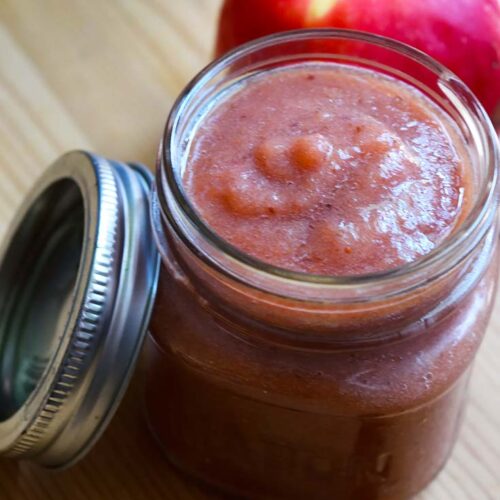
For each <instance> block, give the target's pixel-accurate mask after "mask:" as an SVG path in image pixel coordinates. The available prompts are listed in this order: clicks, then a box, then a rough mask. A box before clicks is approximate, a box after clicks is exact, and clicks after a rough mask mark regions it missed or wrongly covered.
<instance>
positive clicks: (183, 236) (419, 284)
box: [146, 30, 498, 500]
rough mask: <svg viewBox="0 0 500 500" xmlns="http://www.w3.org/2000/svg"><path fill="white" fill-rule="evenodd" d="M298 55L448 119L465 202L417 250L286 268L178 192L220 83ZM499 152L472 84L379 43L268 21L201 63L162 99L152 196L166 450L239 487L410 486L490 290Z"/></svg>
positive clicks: (205, 476) (448, 403)
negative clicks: (397, 84) (333, 266)
mask: <svg viewBox="0 0 500 500" xmlns="http://www.w3.org/2000/svg"><path fill="white" fill-rule="evenodd" d="M346 53H351V54H352V53H356V54H358V55H359V56H358V57H353V56H348V55H345V54H346ZM308 61H314V62H325V63H331V64H336V63H341V64H344V65H353V66H356V67H363V68H365V69H370V70H372V71H375V72H381V73H384V74H386V75H391V76H392V77H394V78H396V79H398V80H400V81H402V82H405V83H406V84H407V85H410V86H414V87H417V88H418V89H419V90H420V91H421V92H423V93H424V94H426V95H427V97H429V98H430V99H431V100H432V101H434V103H435V104H436V105H437V106H438V107H439V108H441V109H442V110H443V112H445V113H447V114H448V115H449V116H450V117H451V119H452V121H453V122H454V123H455V125H456V128H457V131H459V134H460V135H461V136H462V138H463V141H464V143H465V144H466V147H467V149H468V153H469V155H470V159H471V165H472V168H471V170H472V172H471V176H472V180H471V182H470V186H471V188H470V190H471V191H473V192H470V193H468V195H469V196H470V208H469V209H468V213H466V214H465V215H464V217H463V219H462V220H461V222H460V224H459V226H458V227H456V228H455V229H454V231H453V233H452V234H451V236H449V237H448V238H447V239H446V240H445V241H444V242H443V243H441V244H439V245H438V246H437V247H436V248H435V249H434V250H433V251H431V252H430V253H429V254H428V255H426V256H425V257H422V258H420V259H418V260H416V261H414V262H411V263H408V264H405V265H403V266H401V267H398V268H395V269H392V270H389V271H384V272H379V273H374V274H370V275H358V276H348V277H333V276H318V275H312V274H306V273H301V272H293V271H289V270H284V269H281V268H277V267H273V266H272V265H269V264H266V263H264V262H261V261H259V260H257V259H255V258H253V257H251V256H249V255H247V254H244V253H243V252H241V251H239V250H238V249H236V248H235V247H233V246H232V245H231V244H229V243H228V242H227V241H224V240H223V239H222V238H221V237H220V236H218V235H217V234H215V233H214V232H213V231H212V230H211V229H210V228H209V227H208V225H207V223H206V221H204V220H203V219H202V218H201V217H200V216H199V214H198V213H197V211H196V209H195V208H194V205H193V203H192V200H189V198H188V196H187V195H186V191H185V189H184V187H183V174H184V172H185V168H186V161H187V156H188V154H189V150H190V145H191V142H192V138H193V131H194V130H195V129H196V127H197V126H198V125H199V122H200V121H203V119H204V118H203V117H204V115H205V113H206V112H207V110H208V109H210V108H211V107H213V105H214V103H216V101H217V99H218V97H219V96H220V95H221V93H223V92H224V91H225V90H226V89H228V88H229V87H230V86H231V85H235V84H236V83H237V82H240V81H243V80H244V79H245V78H247V77H248V76H249V75H255V74H258V73H262V74H265V72H267V71H271V70H273V69H276V68H277V67H280V68H281V67H284V66H286V65H290V64H297V63H304V62H308ZM401 67H404V68H405V72H404V73H403V72H401V71H398V70H397V69H396V68H401ZM496 148H497V146H496V138H495V136H494V132H493V129H492V126H491V124H490V123H489V121H488V119H487V117H486V115H485V114H484V112H483V110H482V109H481V107H480V106H479V105H478V103H477V101H476V100H475V98H474V97H473V96H472V95H471V93H470V92H469V91H468V89H466V88H465V87H464V85H463V84H462V83H461V82H460V81H459V80H457V79H456V77H455V76H454V75H452V74H451V73H449V72H448V71H446V70H445V69H444V68H442V67H441V66H439V65H438V64H437V63H436V62H434V61H432V60H430V59H429V58H428V57H426V56H425V55H423V54H421V53H420V52H417V51H414V50H412V49H410V48H409V47H406V46H403V45H401V44H398V43H396V42H394V41H389V40H387V39H382V38H379V37H375V36H371V35H367V34H362V33H356V32H347V31H335V30H328V31H323V30H313V31H303V32H296V33H288V34H281V35H277V36H273V37H269V38H266V39H262V40H260V41H257V42H254V43H251V44H248V45H246V46H243V47H242V48H240V49H237V50H236V51H233V52H231V53H230V54H229V55H227V56H225V57H224V58H222V59H220V60H218V61H216V62H215V63H213V64H212V65H210V66H209V67H208V68H207V69H205V70H204V71H203V72H202V73H201V74H200V75H199V76H198V77H197V78H196V79H195V80H194V81H193V82H192V83H191V84H190V85H189V86H188V87H187V88H186V90H185V91H184V92H183V94H182V95H181V96H180V98H179V100H178V101H177V103H176V105H175V106H174V108H173V110H172V112H171V115H170V118H169V121H168V124H167V128H166V133H165V136H164V141H163V144H162V147H161V149H160V156H159V164H158V177H157V186H156V190H155V192H154V193H153V203H152V220H153V226H154V231H155V235H156V239H157V242H158V245H159V248H160V252H161V255H162V259H163V268H162V271H161V277H160V283H159V289H158V297H157V300H156V306H155V310H154V313H153V318H152V322H151V325H150V335H149V339H148V345H147V351H148V356H149V365H148V366H149V379H148V383H147V388H146V391H147V411H148V418H149V424H150V426H151V428H152V430H153V432H154V434H155V435H156V437H157V439H158V440H159V442H160V443H161V444H162V445H163V447H164V450H165V452H166V454H167V456H168V457H169V459H170V460H171V461H172V462H173V463H174V464H176V465H178V466H179V467H181V468H182V469H184V470H186V471H187V472H188V473H190V474H192V475H194V476H197V477H198V478H200V479H202V480H204V481H207V482H209V483H211V484H213V485H216V486H218V487H220V488H222V489H224V490H225V491H228V492H231V493H235V494H238V495H243V496H246V497H249V498H287V499H288V498H314V499H331V498H335V499H337V500H342V499H356V500H363V499H375V498H377V499H405V498H409V497H410V496H411V495H412V494H415V493H417V492H418V491H419V490H421V489H422V488H423V487H424V486H425V485H426V484H427V483H428V482H429V481H430V480H431V479H432V478H433V477H434V476H435V475H436V474H437V472H438V471H439V470H440V469H441V467H442V466H443V464H444V463H445V461H446V459H447V457H448V455H449V454H450V451H451V449H452V446H453V443H454V441H455V439H456V436H457V431H458V429H459V425H460V420H461V415H462V410H463V407H464V398H465V393H466V389H467V383H468V379H469V375H470V367H471V363H472V361H473V358H474V356H475V353H476V351H477V349H478V347H479V344H480V342H481V339H482V337H483V334H484V332H485V329H486V326H487V322H488V319H489V316H490V312H491V307H492V303H493V298H494V293H495V286H496V280H497V240H498V236H497V222H496V217H495V212H496V207H497V196H496V183H497V165H496V161H497V159H496V158H497V149H496ZM270 244H271V245H272V244H273V242H270Z"/></svg>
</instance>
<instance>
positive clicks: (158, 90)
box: [0, 0, 500, 500]
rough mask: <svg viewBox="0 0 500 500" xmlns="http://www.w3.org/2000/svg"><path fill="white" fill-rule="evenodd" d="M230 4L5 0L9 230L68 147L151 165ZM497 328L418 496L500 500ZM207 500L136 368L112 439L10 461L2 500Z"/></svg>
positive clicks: (0, 183)
mask: <svg viewBox="0 0 500 500" xmlns="http://www.w3.org/2000/svg"><path fill="white" fill-rule="evenodd" d="M242 1H243V0H242ZM218 4H219V1H218V0H148V1H145V0H124V1H118V0H71V1H70V0H43V1H41V0H31V1H30V0H1V1H0V172H1V180H0V233H3V231H4V229H5V225H6V224H7V223H8V221H9V219H10V217H11V216H12V214H13V212H14V210H15V208H16V206H17V205H18V204H19V202H20V200H21V198H22V196H23V194H24V193H25V192H26V191H27V190H28V189H29V187H30V186H31V185H32V184H33V183H34V182H35V179H36V177H37V175H38V174H40V173H41V172H42V171H43V169H44V168H45V167H46V166H47V165H48V164H49V163H50V162H51V161H53V160H54V159H55V158H56V157H58V156H59V155H60V154H61V153H62V152H64V151H67V150H70V149H75V148H84V149H90V150H93V151H96V152H99V153H101V154H103V155H106V156H108V157H112V158H116V159H121V160H135V161H141V162H143V163H146V164H147V165H150V166H153V164H154V159H155V153H156V148H157V144H158V142H159V137H160V134H161V132H162V129H163V125H164V122H165V118H166V115H167V112H168V110H169V107H170V105H171V104H172V101H173V99H174V98H175V96H176V95H177V94H178V92H179V91H180V90H181V89H182V87H183V86H184V85H185V83H186V82H187V81H188V79H189V78H191V77H192V76H193V75H194V74H195V73H196V72H197V70H199V69H200V68H201V67H202V66H203V65H204V64H205V63H206V62H207V61H208V60H209V58H210V53H211V49H212V42H213V39H214V30H215V21H216V15H217V9H218ZM489 330H490V331H489V332H488V333H489V334H488V336H487V338H486V340H485V342H484V344H483V346H482V348H481V352H480V354H479V357H478V360H477V363H476V367H475V372H474V377H473V380H472V386H471V393H470V404H469V407H468V412H467V415H466V421H465V426H464V428H463V430H462V432H461V434H460V439H459V442H458V444H457V446H456V448H455V451H454V453H453V456H452V458H451V460H450V461H449V463H448V465H447V466H446V468H445V470H444V471H443V472H442V473H441V474H440V476H439V478H438V479H437V480H436V481H434V483H433V484H432V485H431V486H430V487H429V488H428V489H427V490H426V491H425V492H424V493H423V494H422V495H421V496H420V497H419V500H461V499H464V500H465V499H466V500H486V499H495V500H498V499H500V373H499V370H498V366H499V364H500V334H499V331H500V312H498V311H496V313H495V315H494V317H493V321H492V322H491V326H490V329H489ZM208 498H220V497H218V496H217V495H216V494H214V493H210V492H207V491H205V490H202V489H201V488H199V487H197V486H195V485H194V484H193V483H192V482H190V481H189V479H187V478H184V477H182V476H181V475H179V473H177V472H176V471H174V470H173V469H172V468H171V467H170V466H169V465H168V463H167V462H166V461H165V460H164V459H163V458H162V455H161V453H160V452H159V451H158V449H157V448H156V446H155V445H154V443H153V442H152V440H151V438H150V436H149V434H148V432H147V431H146V429H145V425H144V423H143V420H142V416H141V398H140V381H139V380H138V378H137V377H136V379H135V380H134V382H133V384H132V387H131V389H130V390H129V392H128V395H127V397H126V399H125V401H124V404H123V405H122V407H121V409H120V411H119V412H118V415H117V417H116V418H115V419H114V421H113V422H112V424H111V426H110V428H109V430H108V431H107V432H106V434H105V436H104V437H103V439H102V440H101V441H100V442H99V443H98V445H97V446H96V447H95V449H94V450H93V451H92V452H91V453H90V454H89V455H88V457H87V458H86V459H84V460H83V461H82V462H81V463H80V464H79V465H77V466H76V467H74V468H73V469H71V470H68V471H66V472H57V473H56V472H48V471H45V470H41V469H39V468H37V467H36V466H33V465H30V464H27V463H22V464H18V463H15V462H8V461H1V460H0V500H65V499H68V500H69V499H71V500H114V499H117V500H129V499H130V500H138V499H148V500H156V499H158V500H159V499H162V500H166V499H208ZM332 500H334V499H332Z"/></svg>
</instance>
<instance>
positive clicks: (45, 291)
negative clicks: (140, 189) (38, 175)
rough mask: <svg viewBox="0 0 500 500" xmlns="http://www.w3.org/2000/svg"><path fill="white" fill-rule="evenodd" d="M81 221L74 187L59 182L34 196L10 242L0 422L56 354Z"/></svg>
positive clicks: (2, 294)
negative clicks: (33, 200)
mask: <svg viewBox="0 0 500 500" xmlns="http://www.w3.org/2000/svg"><path fill="white" fill-rule="evenodd" d="M84 223H85V219H84V200H83V197H82V194H81V191H80V188H79V186H78V185H77V183H76V182H75V181H73V180H71V179H62V180H59V181H58V182H56V183H55V184H53V185H51V186H49V187H48V188H47V189H46V190H45V191H43V192H42V193H41V194H40V196H39V197H38V198H37V200H36V201H35V202H34V203H33V205H32V206H31V207H30V209H29V210H28V212H27V213H26V214H25V216H24V219H23V223H22V224H21V225H20V226H19V228H18V230H17V232H16V233H15V234H14V236H13V238H12V242H11V245H10V247H9V250H8V252H7V254H6V255H5V257H4V261H3V265H2V266H1V268H0V304H1V305H2V307H1V309H0V422H2V421H5V420H7V419H9V418H10V417H12V416H13V415H14V414H15V413H16V412H17V411H18V410H19V409H20V408H21V407H22V406H23V405H24V403H26V401H27V400H28V399H29V397H30V395H32V393H33V392H34V390H35V388H36V387H37V386H38V384H39V382H40V381H41V380H42V378H43V375H44V374H45V372H46V371H47V369H48V368H49V367H50V364H51V360H52V358H53V356H54V353H56V352H57V346H58V345H59V343H60V338H61V336H62V335H63V332H64V328H65V322H66V321H67V318H68V309H69V307H70V305H71V302H72V299H73V296H74V289H75V284H76V281H77V277H78V272H79V266H80V259H81V253H82V242H83V238H84ZM34 332H36V334H35V335H34V334H33V333H34Z"/></svg>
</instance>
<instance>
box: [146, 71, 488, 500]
mask: <svg viewBox="0 0 500 500" xmlns="http://www.w3.org/2000/svg"><path fill="white" fill-rule="evenodd" d="M163 168H165V167H163ZM470 169H471V164H470V159H469V157H468V154H467V152H466V147H465V143H464V142H463V141H462V139H461V136H460V134H459V133H458V131H457V130H456V129H455V127H454V125H453V123H452V122H451V119H450V118H449V117H448V116H447V115H445V114H444V113H443V112H442V111H440V110H439V109H438V108H437V107H436V106H435V105H434V104H433V103H432V102H431V101H430V100H428V99H427V98H426V97H425V96H424V95H423V94H420V93H419V92H418V91H416V90H414V89H412V88H410V87H408V86H406V85H405V84H403V83H402V82H399V81H397V80H394V79H392V78H389V77H387V76H384V75H381V74H378V73H375V72H372V71H368V70H362V69H358V68H356V69H355V68H350V67H346V66H343V65H337V64H324V65H313V64H300V65H297V66H292V67H289V68H286V69H279V70H271V71H267V72H264V73H261V74H258V75H256V76H253V77H250V78H248V79H247V80H245V81H244V82H243V83H239V84H238V85H235V86H234V87H232V88H231V89H229V91H226V92H225V94H224V95H223V96H221V97H220V98H219V100H218V102H216V103H215V105H214V106H212V107H211V111H210V112H209V113H208V114H207V115H206V116H204V117H203V119H202V120H201V121H200V123H199V125H198V126H197V127H196V128H195V133H194V138H193V140H192V143H191V147H190V149H189V155H188V157H187V162H186V165H185V168H184V172H183V181H184V189H185V191H186V192H187V194H188V196H189V199H190V201H191V202H192V204H193V206H194V207H195V209H196V210H197V211H198V213H199V214H200V216H201V218H202V219H203V220H204V221H205V222H206V224H207V225H208V226H210V227H211V228H212V229H213V230H214V231H215V232H216V233H217V234H218V235H220V236H221V237H223V238H224V239H225V240H226V241H228V242H229V243H230V244H232V245H233V246H235V247H236V248H238V249H239V250H240V251H243V252H245V253H246V254H249V255H251V256H252V257H254V258H257V259H259V260H262V261H264V262H265V263H267V264H271V265H274V266H278V267H281V268H284V269H288V270H291V271H299V272H307V273H312V274H318V275H328V276H332V275H333V276H346V275H347V276H352V275H364V274H367V273H372V272H380V271H387V270H390V269H393V268H396V267H398V266H402V265H405V264H407V263H410V262H413V261H415V260H417V259H419V258H422V257H423V256H425V255H426V254H428V253H429V252H431V251H432V250H433V249H435V248H436V247H438V246H439V245H440V244H441V243H442V242H443V241H444V240H445V239H446V238H447V237H448V236H449V235H450V234H452V233H453V231H454V230H455V229H456V228H457V227H458V226H459V225H460V223H461V222H462V220H463V219H464V217H466V215H467V213H468V211H469V209H470V207H469V203H470V201H469V200H470V194H471V193H472V189H473V186H472V182H471V180H470V179H471V172H470ZM490 233H492V232H490ZM166 237H167V239H168V240H169V243H170V246H169V249H168V254H167V253H165V254H164V256H163V257H164V263H165V268H164V270H163V273H162V277H161V280H160V287H159V296H158V298H157V301H156V309H155V312H154V315H153V320H152V323H151V336H150V342H149V355H150V366H151V373H150V382H149V384H148V386H147V391H148V392H147V401H148V413H149V419H150V424H151V427H152V428H153V430H154V432H155V434H156V436H157V437H158V439H159V440H160V441H161V443H162V444H163V445H164V448H165V450H166V452H167V455H168V456H169V457H170V459H171V460H172V461H173V462H174V463H176V464H178V465H179V466H180V467H182V468H184V469H186V470H187V471H188V472H190V473H192V474H194V475H196V476H198V477H200V478H202V479H204V480H206V481H208V482H210V483H212V484H215V485H217V486H220V487H222V488H223V489H225V490H227V491H230V492H232V493H235V494H238V495H243V496H245V497H248V498H286V499H291V498H297V499H301V498H306V497H310V498H314V499H331V498H335V499H338V500H344V499H352V500H354V499H356V500H358V499H359V500H362V499H372V498H381V499H406V498H408V497H409V496H410V495H412V494H414V493H416V492H418V491H419V490H420V489H421V488H422V487H423V486H424V485H425V484H427V483H428V482H429V481H430V480H431V479H432V477H433V476H434V475H435V474H436V473H437V472H438V471H439V469H440V468H441V467H442V465H443V464H444V462H445V460H446V458H447V456H448V454H449V452H450V450H451V447H452V445H453V443H454V440H455V437H456V432H457V429H458V425H459V422H460V416H461V412H462V407H463V400H464V393H465V390H466V386H467V380H468V377H469V367H470V364H471V362H472V359H473V357H474V354H475V352H476V350H477V348H478V346H479V343H480V341H481V338H482V336H483V334H484V331H485V328H486V323H487V320H488V318H489V314H490V311H491V306H492V298H493V294H494V293H493V292H494V288H495V283H496V275H497V265H496V261H497V259H496V252H495V243H494V242H495V238H494V235H493V234H490V235H489V237H488V238H486V239H485V240H484V241H483V242H482V243H481V244H480V245H478V247H477V248H476V249H475V251H474V253H473V255H471V256H470V257H469V258H468V259H467V261H465V262H464V264H463V265H462V266H461V267H460V268H457V269H454V270H453V272H451V273H448V275H447V276H445V277H444V278H442V279H439V280H437V279H436V280H429V284H428V285H427V286H425V287H423V288H421V289H418V290H415V291H410V292H408V293H405V294H401V295H400V296H391V297H386V298H383V299H381V300H378V301H375V300H374V301H368V300H367V301H365V302H364V301H358V302H356V303H341V302H339V303H329V302H328V301H324V302H321V301H312V300H309V296H308V295H307V292H304V295H303V296H301V297H297V294H295V295H294V296H293V297H292V296H290V297H289V296H283V295H280V296H277V295H276V296H274V295H272V294H269V293H263V292H261V291H258V290H256V289H255V288H254V287H252V286H249V285H248V284H247V283H242V282H234V281H232V280H231V279H230V278H228V277H227V276H221V275H219V274H218V273H217V272H214V271H213V270H212V269H210V268H209V267H207V266H206V265H202V264H200V263H199V262H198V261H197V260H196V257H194V256H193V255H192V254H191V253H190V252H189V251H188V250H187V249H186V248H185V247H184V246H183V245H182V244H181V243H180V242H179V241H178V240H176V238H175V237H172V235H169V234H168V231H167V234H166Z"/></svg>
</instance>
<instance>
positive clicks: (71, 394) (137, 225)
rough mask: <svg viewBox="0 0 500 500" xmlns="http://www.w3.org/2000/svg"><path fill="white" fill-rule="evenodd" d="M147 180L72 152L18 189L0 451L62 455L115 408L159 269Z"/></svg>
mask: <svg viewBox="0 0 500 500" xmlns="http://www.w3.org/2000/svg"><path fill="white" fill-rule="evenodd" d="M151 183H152V176H151V174H150V173H149V172H148V171H147V169H145V168H144V167H142V166H140V165H127V164H123V163H118V162H114V161H109V160H106V159H104V158H100V157H98V156H95V155H93V154H90V153H86V152H72V153H68V154H66V155H64V156H63V157H62V158H60V159H59V160H57V161H56V162H55V163H54V164H53V165H52V166H51V167H50V168H49V169H48V170H47V172H46V173H45V174H44V175H43V176H42V178H41V179H40V180H39V182H38V183H37V185H36V187H35V188H34V189H33V190H32V192H31V193H30V194H29V195H28V197H27V198H26V199H25V201H24V204H23V206H22V208H21V209H20V211H19V213H18V214H17V216H16V218H15V221H14V223H13V224H12V226H11V229H10V231H9V232H8V234H7V237H6V239H5V243H4V244H3V246H2V247H1V248H0V455H5V456H9V457H17V458H28V459H29V460H31V461H34V462H37V463H39V464H43V465H46V466H50V467H60V466H67V465H69V464H71V463H73V462H75V461H76V460H78V459H79V458H81V457H82V456H83V455H84V454H85V453H86V452H87V451H88V450H89V449H90V448H91V447H92V445H93V444H94V443H95V441H96V440H97V439H98V438H99V436H100V435H101V433H102V432H103V431H104V429H105V428H106V426H107V424H108V423H109V421H110V419H111V417H112V416H113V414H114V412H115V410H116V408H117V406H118V404H119V402H120V400H121V398H122V396H123V394H124V392H125V389H126V388H127V385H128V381H129V379H130V376H131V374H132V372H133V369H134V365H135V362H136V359H137V356H138V353H139V351H140V348H141V345H142V341H143V338H144V335H145V332H146V329H147V325H148V323H149V318H150V314H151V309H152V305H153V302H154V296H155V291H156V284H157V281H158V270H159V262H160V259H159V255H158V252H157V250H156V247H155V243H154V241H153V237H152V232H151V228H150V224H149V216H148V215H149V192H150V188H151Z"/></svg>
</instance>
